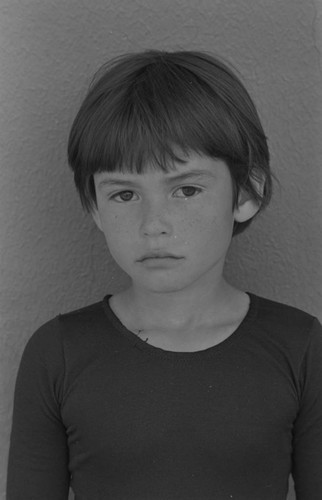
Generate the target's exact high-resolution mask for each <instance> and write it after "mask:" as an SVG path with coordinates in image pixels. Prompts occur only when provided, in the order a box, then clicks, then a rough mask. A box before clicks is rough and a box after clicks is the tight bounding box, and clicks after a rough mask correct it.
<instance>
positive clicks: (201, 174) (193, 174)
mask: <svg viewBox="0 0 322 500" xmlns="http://www.w3.org/2000/svg"><path fill="white" fill-rule="evenodd" d="M138 175H139V174H138ZM205 177H208V178H209V177H211V178H214V177H215V174H214V173H212V172H210V171H209V170H190V171H189V172H184V173H182V174H177V175H174V176H171V177H166V178H165V180H164V182H165V184H173V183H175V182H178V181H186V180H190V179H196V178H205ZM114 185H120V186H134V187H137V186H138V185H139V183H137V182H135V181H131V180H130V179H128V180H126V179H123V178H122V179H121V178H110V179H103V180H101V181H100V182H99V183H98V186H99V187H103V186H114Z"/></svg>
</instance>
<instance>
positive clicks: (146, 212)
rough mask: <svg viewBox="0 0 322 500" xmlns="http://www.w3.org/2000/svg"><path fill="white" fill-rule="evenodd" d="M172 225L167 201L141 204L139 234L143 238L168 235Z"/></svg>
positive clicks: (153, 200)
mask: <svg viewBox="0 0 322 500" xmlns="http://www.w3.org/2000/svg"><path fill="white" fill-rule="evenodd" d="M171 232H172V224H171V220H170V214H169V206H168V201H167V200H162V199H157V197H154V198H152V199H151V200H147V201H145V203H143V204H142V214H141V234H142V235H143V236H154V237H155V236H159V235H170V234H171Z"/></svg>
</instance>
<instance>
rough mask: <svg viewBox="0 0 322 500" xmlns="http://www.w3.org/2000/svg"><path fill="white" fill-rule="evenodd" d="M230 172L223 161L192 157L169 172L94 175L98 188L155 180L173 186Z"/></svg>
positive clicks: (151, 171) (177, 164) (123, 171)
mask: <svg viewBox="0 0 322 500" xmlns="http://www.w3.org/2000/svg"><path fill="white" fill-rule="evenodd" d="M229 175H230V174H229V170H228V167H227V165H226V164H225V162H224V161H223V160H219V159H213V158H209V157H205V156H199V155H192V156H190V157H189V158H187V159H186V160H184V161H183V162H180V163H175V165H174V166H173V168H171V170H170V171H169V172H165V171H163V170H161V169H156V168H155V167H153V166H151V167H150V168H149V167H147V168H146V169H145V170H144V172H142V173H136V172H127V171H126V170H122V171H120V172H97V173H96V174H94V180H95V184H96V186H108V185H115V184H125V183H126V184H129V183H132V184H133V185H136V184H140V183H141V182H144V180H145V179H151V180H152V179H153V180H155V181H159V182H162V183H164V184H171V183H173V182H177V181H188V180H189V179H191V180H194V179H195V180H197V179H198V180H204V181H207V180H208V181H209V180H214V179H216V178H218V177H223V176H224V177H227V176H229Z"/></svg>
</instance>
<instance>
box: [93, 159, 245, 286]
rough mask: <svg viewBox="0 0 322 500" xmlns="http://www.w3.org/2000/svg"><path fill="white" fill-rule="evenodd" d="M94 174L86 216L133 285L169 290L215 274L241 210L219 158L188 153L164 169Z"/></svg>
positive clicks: (203, 281) (200, 282)
mask: <svg viewBox="0 0 322 500" xmlns="http://www.w3.org/2000/svg"><path fill="white" fill-rule="evenodd" d="M192 172H193V174H192ZM188 174H191V176H189V178H188V177H186V176H188ZM180 175H184V176H185V178H178V176H180ZM94 181H95V187H96V195H97V207H98V208H97V211H96V212H95V213H94V214H93V215H94V219H95V221H96V223H97V225H98V226H99V228H100V229H101V230H102V231H103V232H104V235H105V237H106V241H107V244H108V247H109V250H110V253H111V255H112V256H113V257H114V259H115V261H116V262H117V263H118V265H119V266H120V267H121V268H122V269H123V270H124V271H125V272H126V273H127V274H128V275H129V276H130V277H131V278H132V280H133V284H134V285H136V286H139V287H140V288H144V289H146V290H149V291H151V292H152V291H153V292H170V291H172V292H175V291H180V290H183V289H185V288H187V287H189V286H191V285H197V286H198V285H200V287H201V288H202V286H203V284H204V285H205V284H206V283H208V284H209V283H212V284H214V283H215V282H214V281H213V280H218V279H220V278H221V276H222V272H223V266H224V261H225V257H226V253H227V250H228V248H229V245H230V241H231V237H232V230H233V224H234V219H236V220H238V217H241V216H240V214H239V212H238V209H235V210H233V208H232V207H233V189H232V179H231V176H230V172H229V169H228V167H227V165H226V164H225V163H224V162H223V161H221V160H214V159H210V158H208V157H202V156H198V155H191V156H190V157H189V160H188V162H187V163H186V164H177V165H176V170H175V171H173V170H172V171H170V172H169V173H164V172H162V171H156V170H153V169H151V170H149V171H147V172H146V173H143V174H131V173H124V174H123V173H118V172H113V173H110V172H102V173H97V174H95V176H94ZM251 215H253V213H252V214H250V215H249V216H251ZM243 217H244V215H243ZM247 218H249V217H248V215H247ZM239 221H241V220H239ZM151 254H152V255H151ZM153 254H155V258H152V257H153ZM168 254H171V255H173V256H175V258H174V257H172V258H171V257H169V258H165V257H164V256H166V255H168Z"/></svg>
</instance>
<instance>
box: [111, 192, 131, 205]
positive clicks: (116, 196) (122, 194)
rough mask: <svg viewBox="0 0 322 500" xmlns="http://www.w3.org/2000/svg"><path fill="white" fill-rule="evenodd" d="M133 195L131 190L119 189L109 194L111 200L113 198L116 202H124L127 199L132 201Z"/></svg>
mask: <svg viewBox="0 0 322 500" xmlns="http://www.w3.org/2000/svg"><path fill="white" fill-rule="evenodd" d="M133 195H134V192H133V191H120V192H119V193H116V194H113V195H112V196H111V200H115V201H117V202H118V203H124V202H127V201H132V199H133Z"/></svg>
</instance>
